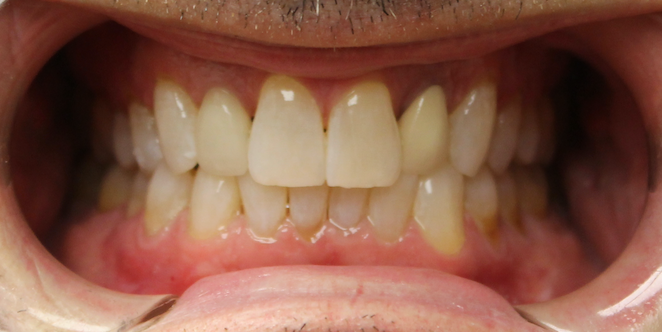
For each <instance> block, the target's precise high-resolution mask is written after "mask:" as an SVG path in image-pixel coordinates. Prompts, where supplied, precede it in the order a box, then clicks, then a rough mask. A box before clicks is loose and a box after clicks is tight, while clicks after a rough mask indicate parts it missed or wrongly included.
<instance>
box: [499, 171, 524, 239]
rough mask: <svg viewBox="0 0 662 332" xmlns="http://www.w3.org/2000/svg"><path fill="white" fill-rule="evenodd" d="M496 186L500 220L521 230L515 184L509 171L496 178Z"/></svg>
mask: <svg viewBox="0 0 662 332" xmlns="http://www.w3.org/2000/svg"><path fill="white" fill-rule="evenodd" d="M496 186H497V193H498V199H499V216H500V218H501V220H502V221H503V222H506V223H508V224H510V225H511V226H513V227H515V228H516V229H518V230H522V222H521V220H520V215H519V202H518V201H517V184H516V183H515V180H514V179H513V176H512V174H511V173H510V171H506V172H504V173H503V174H500V175H498V176H497V177H496Z"/></svg>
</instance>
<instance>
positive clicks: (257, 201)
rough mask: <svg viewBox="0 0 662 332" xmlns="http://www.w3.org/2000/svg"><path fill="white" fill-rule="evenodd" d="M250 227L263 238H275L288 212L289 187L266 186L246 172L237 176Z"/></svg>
mask: <svg viewBox="0 0 662 332" xmlns="http://www.w3.org/2000/svg"><path fill="white" fill-rule="evenodd" d="M237 180H238V182H239V191H240V192H241V200H242V202H243V204H244V213H245V214H246V219H247V224H248V227H249V228H250V229H251V230H252V231H253V233H254V234H255V235H256V236H258V237H261V238H273V236H274V235H275V234H276V231H277V230H278V227H279V226H280V224H281V223H282V221H283V219H285V214H286V212H287V188H285V187H276V186H264V185H261V184H259V183H257V182H255V181H254V180H253V178H251V176H250V174H246V175H244V176H241V177H239V178H237Z"/></svg>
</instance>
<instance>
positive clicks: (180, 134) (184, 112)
mask: <svg viewBox="0 0 662 332" xmlns="http://www.w3.org/2000/svg"><path fill="white" fill-rule="evenodd" d="M196 115H197V109H196V107H195V105H194V104H193V101H192V100H191V97H189V95H188V93H186V91H184V89H183V88H182V87H180V86H179V85H177V84H175V83H173V82H170V81H158V82H157V83H156V87H155V88H154V116H155V117H156V124H157V126H158V132H159V138H160V143H161V150H162V152H163V156H164V158H165V161H166V163H167V164H168V166H169V167H170V169H171V170H172V171H173V172H174V173H175V174H180V173H184V172H186V171H188V170H190V169H192V168H193V167H194V166H195V165H196V163H197V152H196V147H195V137H194V135H195V123H196Z"/></svg>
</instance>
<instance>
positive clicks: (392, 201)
mask: <svg viewBox="0 0 662 332" xmlns="http://www.w3.org/2000/svg"><path fill="white" fill-rule="evenodd" d="M417 189H418V176H416V175H411V174H402V175H400V178H398V180H397V181H395V183H394V184H393V185H392V186H390V187H384V188H372V189H371V190H370V203H369V212H368V220H370V223H372V225H373V226H374V231H375V233H376V234H377V236H378V237H379V238H381V239H382V240H384V241H387V242H396V241H397V240H398V239H399V238H400V237H401V236H402V235H403V233H404V231H405V227H406V226H407V221H408V219H409V216H410V215H411V211H412V206H413V203H414V198H415V197H416V191H417Z"/></svg>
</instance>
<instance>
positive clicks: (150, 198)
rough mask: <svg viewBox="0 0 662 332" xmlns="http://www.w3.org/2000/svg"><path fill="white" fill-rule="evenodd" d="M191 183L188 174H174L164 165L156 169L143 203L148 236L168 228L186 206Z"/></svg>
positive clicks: (189, 195) (191, 180)
mask: <svg viewBox="0 0 662 332" xmlns="http://www.w3.org/2000/svg"><path fill="white" fill-rule="evenodd" d="M192 183H193V178H192V176H191V174H190V173H188V172H187V173H181V174H175V173H173V172H172V171H171V170H170V167H168V166H166V165H165V164H160V165H159V166H158V167H157V168H156V170H155V171H154V175H152V179H151V180H150V182H149V187H148V188H147V200H146V202H145V231H146V233H147V234H148V235H154V234H156V233H157V232H158V231H160V230H161V229H163V228H165V227H167V226H169V225H170V223H171V222H172V221H174V219H175V217H177V215H178V214H179V213H180V212H181V211H182V210H184V208H186V207H187V206H188V202H189V198H190V197H191V185H192Z"/></svg>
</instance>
